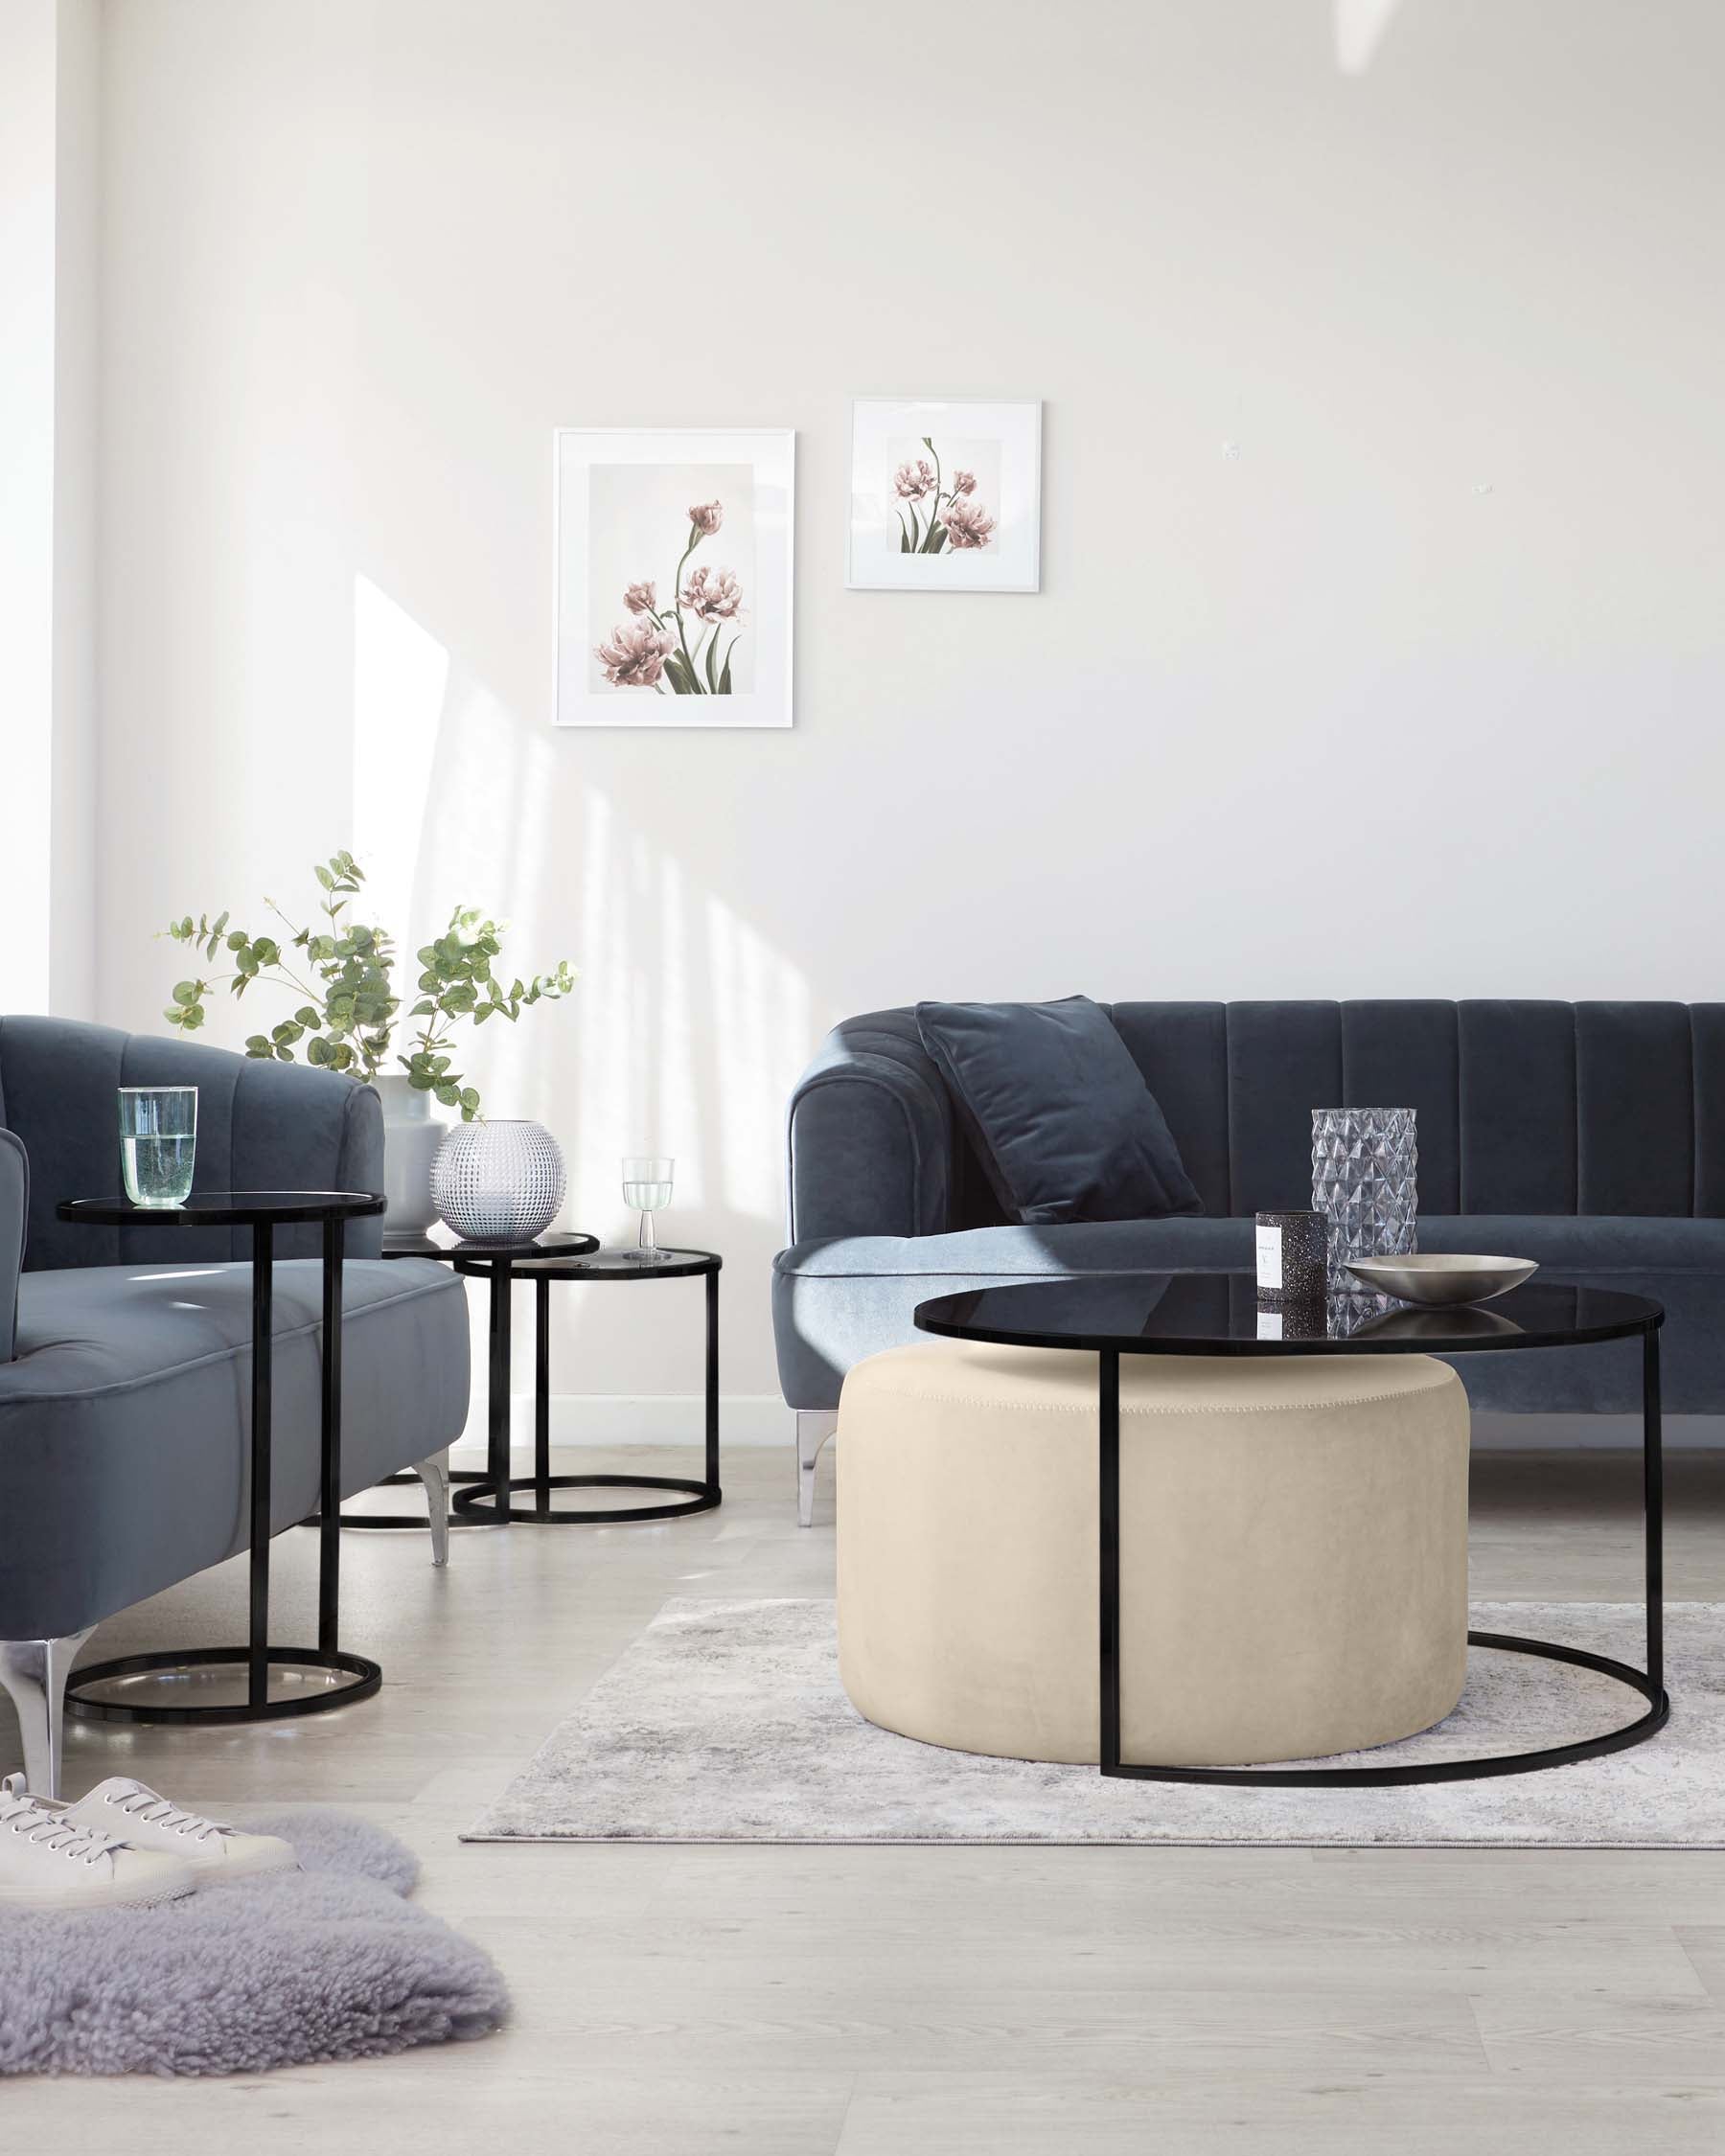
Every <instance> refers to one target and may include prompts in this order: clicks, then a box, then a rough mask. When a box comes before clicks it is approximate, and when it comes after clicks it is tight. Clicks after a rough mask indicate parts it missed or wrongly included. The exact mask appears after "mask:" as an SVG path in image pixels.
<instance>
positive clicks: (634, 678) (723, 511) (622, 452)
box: [554, 427, 796, 726]
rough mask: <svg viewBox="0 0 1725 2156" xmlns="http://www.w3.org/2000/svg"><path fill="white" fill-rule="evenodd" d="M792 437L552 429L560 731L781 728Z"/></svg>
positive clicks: (787, 669)
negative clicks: (574, 728) (582, 728)
mask: <svg viewBox="0 0 1725 2156" xmlns="http://www.w3.org/2000/svg"><path fill="white" fill-rule="evenodd" d="M795 453H796V438H795V436H794V434H793V433H792V431H791V430H790V429H789V428H784V429H776V428H774V429H768V430H765V431H755V430H750V429H745V428H731V427H718V428H704V429H696V428H689V427H559V428H558V430H557V434H556V439H555V486H556V515H557V539H556V561H557V589H556V619H557V669H556V691H555V703H554V716H555V718H556V721H557V723H558V724H559V725H560V726H788V725H790V723H791V616H792V569H793V554H794V547H793V495H794V491H795V490H794V480H795Z"/></svg>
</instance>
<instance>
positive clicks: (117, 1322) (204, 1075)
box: [0, 1018, 469, 1796]
mask: <svg viewBox="0 0 1725 2156" xmlns="http://www.w3.org/2000/svg"><path fill="white" fill-rule="evenodd" d="M155 1085H163V1086H196V1088H197V1089H198V1101H197V1109H198V1115H197V1164H196V1179H195V1181H194V1188H195V1189H198V1190H218V1189H230V1188H231V1189H249V1190H330V1189H339V1190H380V1189H381V1188H382V1187H383V1116H382V1110H381V1108H380V1105H379V1101H378V1096H377V1094H376V1093H375V1092H374V1091H372V1089H370V1087H368V1086H361V1085H357V1084H356V1083H355V1082H354V1080H352V1079H351V1078H343V1077H339V1076H337V1075H336V1074H335V1073H334V1071H328V1070H313V1069H311V1068H309V1067H306V1066H305V1065H297V1064H291V1065H290V1064H282V1063H266V1062H262V1061H257V1062H254V1061H250V1060H248V1059H247V1058H245V1057H243V1056H238V1055H231V1054H228V1053H226V1052H225V1051H223V1050H221V1049H219V1048H206V1047H202V1046H199V1045H196V1044H193V1043H189V1042H184V1041H157V1040H151V1039H149V1038H147V1037H145V1036H142V1035H135V1034H126V1033H118V1032H114V1031H112V1030H111V1029H110V1028H108V1027H106V1026H99V1025H82V1024H77V1023H73V1022H71V1021H65V1020H56V1019H41V1018H7V1019H0V1686H5V1688H6V1689H7V1690H8V1691H10V1692H11V1694H12V1699H13V1702H14V1704H15V1705H16V1707H17V1709H18V1716H19V1722H20V1727H21V1733H22V1738H23V1750H24V1756H25V1764H26V1769H27V1772H28V1775H29V1778H30V1784H31V1787H32V1788H33V1789H34V1790H35V1791H36V1792H37V1793H38V1794H40V1795H44V1796H47V1795H53V1794H54V1792H55V1790H56V1787H57V1784H58V1772H59V1738H60V1710H61V1698H62V1694H63V1690H64V1686H65V1681H66V1676H67V1674H68V1671H69V1669H70V1667H71V1664H72V1662H73V1659H74V1657H75V1656H76V1655H77V1653H78V1651H79V1649H80V1647H81V1645H82V1643H83V1641H84V1640H85V1639H86V1638H87V1636H88V1634H89V1632H90V1629H91V1628H92V1627H93V1626H94V1625H96V1624H99V1623H100V1622H101V1621H102V1619H103V1618H104V1617H110V1616H112V1615H113V1614H114V1613H115V1612H116V1611H118V1610H122V1609H124V1608H126V1607H127V1605H128V1604H129V1603H133V1602H138V1601H142V1600H143V1599H144V1597H145V1596H146V1595H150V1594H157V1593H159V1592H160V1591H161V1590H162V1589H163V1588H166V1587H172V1586H173V1585H174V1584H175V1583H176V1582H177V1581H180V1580H182V1579H186V1578H188V1577H190V1576H191V1574H193V1573H194V1572H197V1571H202V1570H203V1569H204V1568H205V1567H206V1566H209V1565H216V1564H219V1563H220V1562H221V1561H222V1559H223V1558H226V1557H230V1556H232V1555H234V1554H235V1552H236V1551H238V1550H240V1549H242V1548H245V1547H246V1544H247V1541H248V1504H249V1499H248V1482H249V1473H248V1463H249V1456H250V1455H249V1429H250V1420H249V1417H250V1367H251V1264H250V1255H251V1232H250V1230H249V1228H244V1227H242V1228H237V1229H236V1228H228V1227H217V1228H194V1227H135V1228H134V1227H125V1228H114V1227H108V1228H102V1227H76V1226H69V1225H67V1224H66V1223H64V1222H62V1221H60V1220H58V1219H57V1218H56V1217H55V1208H56V1205H57V1204H58V1201H59V1200H61V1199H63V1198H75V1197H86V1198H88V1197H104V1196H107V1195H109V1194H111V1193H112V1192H113V1191H114V1190H115V1189H116V1188H117V1187H118V1183H119V1139H118V1135H117V1134H118V1124H117V1120H116V1101H115V1089H116V1088H118V1087H120V1086H155ZM381 1236H382V1223H381V1221H380V1220H379V1219H362V1220H357V1221H354V1222H352V1223H350V1224H349V1227H348V1230H347V1253H348V1255H347V1262H346V1264H345V1266H344V1268H343V1294H342V1400H343V1413H342V1425H343V1429H342V1439H343V1442H342V1466H343V1477H342V1481H343V1495H344V1496H351V1495H352V1494H353V1493H355V1492H356V1491H358V1490H363V1489H368V1488H370V1487H371V1485H372V1484H373V1483H375V1482H378V1481H380V1480H381V1479H382V1478H383V1477H384V1476H385V1475H389V1474H393V1473H394V1472H396V1471H397V1470H398V1469H401V1468H405V1467H414V1468H417V1469H418V1470H419V1471H420V1473H421V1476H422V1478H423V1479H425V1481H426V1486H427V1491H428V1494H429V1496H430V1498H431V1501H432V1520H433V1522H434V1525H435V1530H436V1531H435V1533H434V1538H433V1552H434V1557H435V1558H436V1559H437V1561H440V1562H441V1558H442V1552H443V1550H444V1548H446V1547H447V1544H446V1541H445V1536H444V1530H445V1528H446V1526H447V1512H446V1509H445V1502H446V1491H447V1466H446V1463H445V1461H444V1459H443V1455H444V1453H445V1451H446V1449H447V1448H448V1446H449V1443H450V1442H451V1441H452V1439H454V1438H455V1437H456V1436H458V1435H459V1434H460V1432H461V1428H462V1424H463V1423H464V1421H465V1420H466V1417H467V1408H468V1359H469V1355H468V1325H467V1305H466V1299H465V1296H464V1295H463V1283H462V1282H461V1281H460V1279H458V1278H457V1277H456V1276H455V1274H454V1273H452V1272H451V1271H450V1270H449V1268H448V1267H446V1266H442V1265H439V1264H436V1263H434V1262H432V1261H430V1260H426V1259H415V1258H401V1259H391V1260H389V1261H388V1262H385V1261H384V1260H383V1259H382V1257H381V1256H380V1251H381V1248H382V1243H381ZM275 1248H276V1258H277V1262H276V1265H275V1293H274V1319H275V1333H274V1344H273V1348H272V1372H273V1380H274V1384H273V1393H272V1420H271V1455H272V1472H271V1487H270V1496H271V1502H272V1509H273V1520H274V1528H275V1530H276V1531H277V1532H279V1531H281V1530H282V1529H283V1528H286V1527H290V1526H292V1525H294V1524H295V1522H297V1521H300V1520H303V1519H304V1518H305V1517H306V1515H307V1514H308V1513H309V1512H312V1511H314V1510H315V1509H316V1506H317V1499H318V1481H319V1453H320V1442H319V1440H320V1428H321V1424H320V1414H319V1409H320V1385H321V1372H322V1342H321V1334H322V1311H323V1302H322V1266H321V1263H320V1262H319V1257H320V1252H321V1249H322V1243H321V1237H320V1234H319V1231H318V1230H317V1229H316V1228H315V1227H284V1228H281V1229H279V1230H278V1231H277V1234H276V1239H275Z"/></svg>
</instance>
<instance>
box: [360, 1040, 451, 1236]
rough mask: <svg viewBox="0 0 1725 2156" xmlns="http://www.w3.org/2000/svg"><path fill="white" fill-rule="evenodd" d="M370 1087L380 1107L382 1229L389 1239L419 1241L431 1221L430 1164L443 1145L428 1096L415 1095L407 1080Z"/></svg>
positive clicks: (387, 1080) (381, 1081) (377, 1082)
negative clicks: (403, 1237)
mask: <svg viewBox="0 0 1725 2156" xmlns="http://www.w3.org/2000/svg"><path fill="white" fill-rule="evenodd" d="M372 1083H373V1084H374V1085H375V1086H376V1087H377V1089H378V1095H379V1098H380V1100H381V1101H382V1103H383V1192H384V1196H385V1197H386V1198H387V1199H388V1200H389V1209H388V1210H387V1212H385V1214H384V1216H383V1226H384V1227H385V1228H386V1229H387V1230H388V1232H389V1233H390V1234H392V1235H394V1234H415V1235H423V1234H424V1233H425V1232H426V1229H427V1228H428V1227H431V1226H432V1225H433V1224H434V1223H435V1221H436V1219H437V1204H436V1202H435V1200H434V1199H433V1198H432V1196H431V1163H432V1162H433V1161H434V1160H435V1159H436V1158H437V1149H438V1147H439V1146H440V1145H441V1144H442V1143H443V1141H444V1126H443V1124H441V1123H439V1122H435V1121H433V1119H432V1115H431V1095H430V1094H429V1093H422V1092H416V1091H415V1090H414V1088H413V1083H412V1081H411V1080H410V1079H409V1078H407V1077H405V1076H402V1075H398V1076H393V1077H383V1078H375V1079H374V1080H373V1081H372Z"/></svg>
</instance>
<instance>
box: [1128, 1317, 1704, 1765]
mask: <svg viewBox="0 0 1725 2156" xmlns="http://www.w3.org/2000/svg"><path fill="white" fill-rule="evenodd" d="M1663 1322H1664V1318H1663V1314H1662V1315H1661V1317H1659V1318H1658V1319H1653V1320H1652V1321H1650V1322H1649V1323H1648V1324H1647V1325H1646V1326H1645V1328H1643V1331H1642V1343H1643V1344H1642V1486H1643V1515H1644V1518H1643V1533H1644V1541H1645V1567H1646V1619H1647V1666H1646V1668H1645V1669H1637V1668H1635V1667H1634V1666H1633V1665H1632V1664H1631V1663H1625V1662H1618V1661H1616V1660H1614V1659H1613V1657H1611V1656H1609V1655H1596V1654H1590V1653H1588V1652H1587V1651H1586V1649H1584V1648H1581V1647H1566V1646H1563V1645H1561V1644H1559V1643H1558V1642H1557V1641H1555V1640H1524V1639H1520V1638H1517V1637H1516V1636H1515V1635H1513V1634H1510V1633H1505V1632H1474V1631H1469V1633H1468V1635H1467V1642H1468V1645H1469V1646H1471V1647H1494V1648H1497V1649H1500V1650H1502V1651H1503V1652H1506V1653H1509V1654H1519V1655H1533V1656H1536V1657H1538V1658H1539V1659H1540V1660H1542V1661H1545V1662H1556V1663H1567V1664H1569V1665H1570V1666H1571V1667H1573V1668H1576V1669H1591V1670H1595V1671H1597V1672H1598V1673H1599V1675H1601V1676H1604V1677H1612V1678H1615V1679H1616V1680H1617V1681H1618V1683H1619V1684H1622V1685H1626V1686H1629V1688H1630V1689H1631V1690H1632V1691H1636V1692H1639V1693H1640V1694H1641V1695H1642V1697H1643V1698H1644V1699H1645V1701H1646V1702H1647V1707H1646V1711H1645V1713H1642V1714H1638V1715H1637V1716H1636V1718H1635V1719H1634V1721H1632V1722H1625V1723H1623V1724H1622V1726H1621V1727H1619V1728H1618V1729H1615V1730H1607V1731H1606V1732H1604V1734H1603V1735H1600V1736H1597V1737H1584V1738H1581V1739H1579V1740H1578V1741H1576V1742H1575V1743H1571V1744H1552V1745H1545V1746H1542V1747H1541V1748H1540V1749H1539V1750H1537V1751H1533V1752H1506V1753H1494V1754H1491V1755H1487V1756H1486V1757H1484V1758H1478V1759H1442V1760H1438V1761H1436V1762H1434V1763H1433V1764H1432V1765H1430V1766H1418V1765H1410V1766H1397V1767H1162V1766H1154V1765H1151V1764H1149V1763H1148V1762H1145V1763H1138V1762H1136V1761H1127V1760H1124V1759H1122V1758H1121V1756H1120V1382H1119V1381H1120V1373H1119V1355H1118V1353H1117V1351H1114V1352H1110V1351H1104V1352H1103V1353H1102V1355H1101V1358H1100V1361H1101V1381H1100V1387H1099V1393H1100V1397H1099V1401H1098V1423H1099V1436H1098V1447H1097V1471H1098V1513H1099V1519H1100V1535H1099V1545H1098V1559H1099V1567H1100V1594H1099V1601H1100V1610H1099V1616H1098V1625H1097V1666H1098V1676H1099V1678H1100V1683H1101V1713H1100V1728H1099V1740H1100V1741H1099V1743H1098V1746H1097V1752H1098V1758H1099V1765H1100V1771H1101V1772H1102V1773H1103V1774H1104V1775H1107V1776H1110V1777H1113V1778H1119V1779H1122V1780H1131V1781H1188V1782H1211V1783H1220V1784H1225V1785H1228V1786H1232V1787H1245V1788H1253V1789H1256V1788H1283V1789H1289V1788H1293V1789H1332V1788H1333V1789H1390V1788H1399V1787H1405V1786H1408V1785H1411V1784H1415V1783H1420V1782H1439V1781H1479V1780H1484V1779H1487V1778H1493V1777H1496V1776H1500V1775H1522V1774H1531V1773H1533V1772H1534V1771H1535V1770H1537V1769H1540V1768H1545V1767H1562V1766H1572V1765H1574V1764H1575V1763H1576V1762H1577V1761H1578V1760H1582V1759H1597V1758H1599V1757H1601V1756H1603V1755H1605V1754H1606V1753H1611V1752H1626V1751H1628V1750H1629V1749H1630V1747H1631V1746H1633V1745H1637V1744H1645V1742H1646V1741H1647V1739H1648V1738H1649V1737H1651V1736H1655V1735H1657V1733H1658V1732H1660V1731H1661V1730H1662V1729H1664V1728H1665V1726H1666V1724H1667V1722H1668V1721H1669V1720H1670V1715H1671V1702H1670V1699H1669V1696H1668V1693H1667V1691H1666V1688H1665V1550H1664V1479H1665V1478H1664V1435H1663V1430H1662V1424H1661V1414H1660V1390H1659V1327H1660V1325H1661V1324H1662V1323H1663Z"/></svg>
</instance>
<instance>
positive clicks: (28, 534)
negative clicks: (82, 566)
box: [0, 0, 56, 1011]
mask: <svg viewBox="0 0 1725 2156" xmlns="http://www.w3.org/2000/svg"><path fill="white" fill-rule="evenodd" d="M54 18H55V10H54V0H5V11H4V13H0V40H3V42H0V53H3V55H4V61H5V64H4V65H0V293H4V295H5V301H4V304H3V305H0V713H3V714H4V717H3V718H0V753H3V755H4V783H5V790H6V801H7V818H6V842H5V844H4V845H3V846H0V919H4V920H5V921H6V923H7V924H8V929H7V934H6V936H5V938H4V939H3V944H0V948H3V951H4V956H3V957H0V988H3V989H4V992H5V998H6V1002H5V1007H6V1008H7V1009H8V1010H25V1011H45V1010H46V1009H47V1008H48V951H49V929H48V906H47V893H48V879H49V860H50V854H51V847H50V838H49V834H50V827H51V816H52V801H51V787H52V772H53V766H54V562H53V553H54V192H55V191H54V145H55V115H54V102H55V88H54V75H55V42H56V39H55V19H54Z"/></svg>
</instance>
